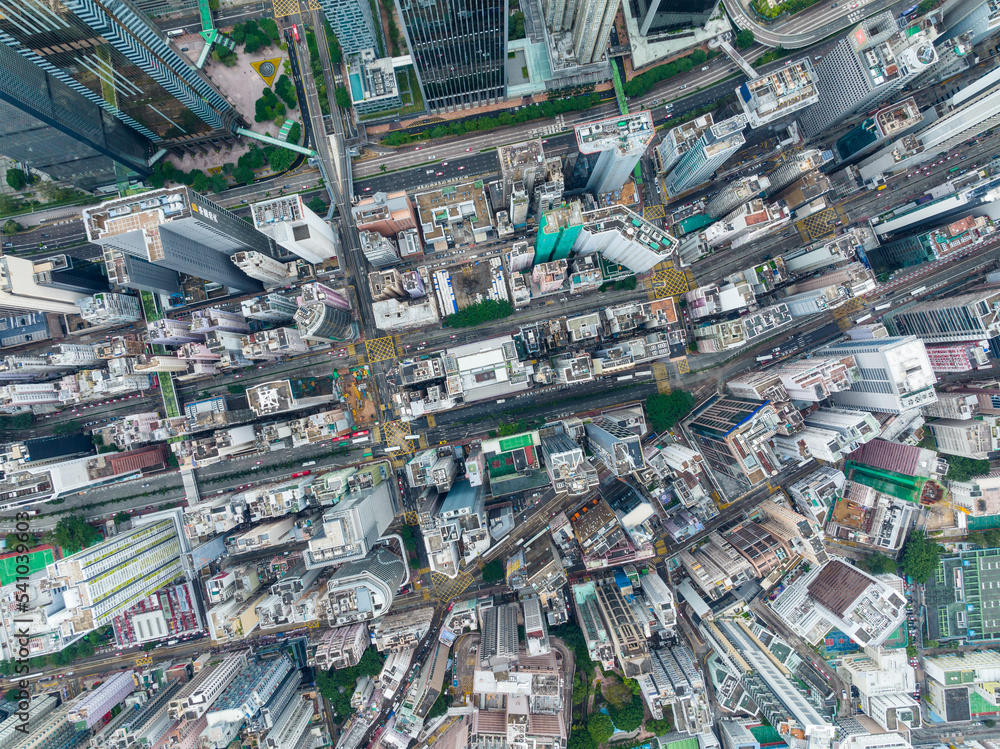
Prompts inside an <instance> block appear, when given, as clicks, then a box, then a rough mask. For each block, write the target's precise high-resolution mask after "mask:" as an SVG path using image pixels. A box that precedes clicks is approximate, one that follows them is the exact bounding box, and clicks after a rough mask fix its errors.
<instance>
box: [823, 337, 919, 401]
mask: <svg viewBox="0 0 1000 749" xmlns="http://www.w3.org/2000/svg"><path fill="white" fill-rule="evenodd" d="M846 354H850V355H852V356H854V360H855V362H856V363H857V365H858V372H859V374H860V378H859V379H858V380H856V381H855V382H853V383H851V386H850V388H849V389H847V390H841V391H838V392H835V393H833V396H832V397H833V402H834V403H836V404H837V405H838V406H845V407H847V408H860V409H864V410H866V411H879V412H882V413H902V412H903V411H908V410H909V409H911V408H917V407H919V406H924V405H927V404H928V403H933V402H934V401H936V400H937V393H936V392H935V390H934V383H935V382H937V378H936V377H935V376H934V371H933V370H932V369H931V363H930V361H929V360H928V359H927V351H926V350H925V349H924V344H923V342H922V341H920V340H919V339H917V338H916V337H915V336H902V337H889V338H875V339H867V340H848V341H840V342H838V343H832V344H830V345H828V346H824V347H823V348H821V349H819V350H818V351H816V352H815V355H816V356H831V357H842V356H844V355H846Z"/></svg>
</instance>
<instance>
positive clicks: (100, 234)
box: [83, 187, 276, 291]
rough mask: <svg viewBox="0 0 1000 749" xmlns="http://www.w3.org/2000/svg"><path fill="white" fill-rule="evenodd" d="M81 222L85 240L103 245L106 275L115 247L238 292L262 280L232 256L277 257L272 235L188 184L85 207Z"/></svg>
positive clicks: (256, 287) (254, 287) (255, 286)
mask: <svg viewBox="0 0 1000 749" xmlns="http://www.w3.org/2000/svg"><path fill="white" fill-rule="evenodd" d="M83 223H84V227H85V228H86V230H87V239H88V240H89V241H91V242H93V243H95V244H99V245H101V246H102V247H103V248H104V257H105V263H106V264H107V267H108V276H109V277H110V276H113V275H114V273H115V270H116V268H115V265H116V263H115V261H114V253H115V252H116V251H117V252H121V253H124V254H127V255H132V256H134V257H137V258H139V259H140V260H144V261H146V262H148V263H152V264H153V265H156V266H160V267H162V268H169V269H170V270H172V271H174V272H175V273H184V274H187V275H189V276H194V277H195V278H201V279H204V280H206V281H213V282H216V283H221V284H223V285H225V286H229V287H231V288H234V289H237V290H239V291H260V289H261V285H260V282H259V281H255V280H254V279H252V278H250V277H249V276H248V275H247V274H246V273H244V272H243V271H241V270H240V269H239V268H238V267H236V265H234V264H233V262H232V260H231V259H230V258H231V256H233V255H235V254H236V253H238V252H247V251H251V250H254V251H256V252H259V253H261V254H262V255H265V256H268V257H274V256H275V255H276V250H275V248H274V242H273V240H271V238H270V237H268V236H266V235H264V234H262V233H261V232H259V231H257V230H256V229H254V228H253V227H252V226H250V225H249V224H248V223H247V222H246V221H244V220H243V219H241V218H239V217H238V216H236V215H234V214H232V213H230V212H229V211H227V210H226V209H225V208H222V207H221V206H218V205H216V204H215V203H213V202H212V201H210V200H208V199H207V198H205V197H203V196H201V195H199V194H198V193H196V192H193V191H192V190H191V189H189V188H187V187H177V188H172V189H169V190H157V191H154V192H151V193H143V194H142V195H139V196H135V197H129V198H121V199H119V200H111V201H108V202H106V203H102V204H101V205H100V206H97V207H95V208H87V209H85V210H84V211H83ZM126 285H130V286H132V285H133V284H126ZM140 288H141V287H140Z"/></svg>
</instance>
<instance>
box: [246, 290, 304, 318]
mask: <svg viewBox="0 0 1000 749" xmlns="http://www.w3.org/2000/svg"><path fill="white" fill-rule="evenodd" d="M298 308H299V305H298V304H296V303H295V300H294V299H290V298H288V297H284V296H281V294H265V295H263V296H259V297H256V298H254V299H244V300H243V301H242V302H241V303H240V311H241V312H242V313H243V317H245V318H247V319H248V320H263V321H265V322H288V321H289V320H291V319H292V318H293V317H295V311H296V310H297V309H298Z"/></svg>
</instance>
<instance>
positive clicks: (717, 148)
mask: <svg viewBox="0 0 1000 749" xmlns="http://www.w3.org/2000/svg"><path fill="white" fill-rule="evenodd" d="M705 116H706V118H709V117H710V115H705ZM746 125H747V118H746V116H745V115H742V114H738V115H736V116H735V117H730V118H729V119H728V120H723V121H722V122H716V123H711V124H709V126H708V127H706V128H705V129H704V131H703V132H702V133H701V135H700V137H699V138H698V140H696V141H695V142H694V143H692V144H688V146H687V150H686V151H685V152H684V154H683V155H681V156H680V157H679V158H678V159H677V161H676V163H675V164H674V166H673V168H672V169H671V170H670V174H669V175H668V176H667V178H666V180H664V183H665V184H666V188H667V195H668V196H670V197H672V198H673V197H676V196H678V195H680V194H681V193H683V192H687V191H688V190H691V189H693V188H695V187H697V186H698V185H700V184H702V183H703V182H706V181H708V179H709V178H710V177H711V176H712V174H713V173H714V172H715V170H716V169H718V168H719V167H720V166H722V165H723V164H725V163H726V161H727V160H728V159H729V157H730V156H732V155H733V154H734V153H736V152H737V151H738V150H739V149H740V147H741V146H742V145H743V144H744V143H746V138H745V137H744V135H743V129H744V128H745V127H746Z"/></svg>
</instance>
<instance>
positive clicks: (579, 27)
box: [542, 0, 618, 65]
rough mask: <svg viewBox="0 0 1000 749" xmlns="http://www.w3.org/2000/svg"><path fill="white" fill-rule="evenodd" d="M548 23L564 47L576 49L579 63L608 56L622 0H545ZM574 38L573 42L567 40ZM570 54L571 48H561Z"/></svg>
mask: <svg viewBox="0 0 1000 749" xmlns="http://www.w3.org/2000/svg"><path fill="white" fill-rule="evenodd" d="M542 12H543V14H544V17H545V25H546V27H547V28H548V30H549V33H550V34H552V36H553V37H555V39H556V43H557V45H558V47H559V49H560V50H564V49H566V50H572V57H573V60H574V61H575V62H576V64H577V65H589V64H590V63H594V62H598V61H599V60H601V58H603V57H604V53H605V49H606V47H607V46H608V37H610V36H611V27H612V25H613V24H614V20H615V14H616V13H617V12H618V3H617V2H614V0H543V3H542ZM567 38H568V39H570V40H571V42H570V43H568V44H567V43H566V42H565V41H563V40H564V39H567ZM561 54H562V55H568V54H569V52H568V51H566V52H561Z"/></svg>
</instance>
